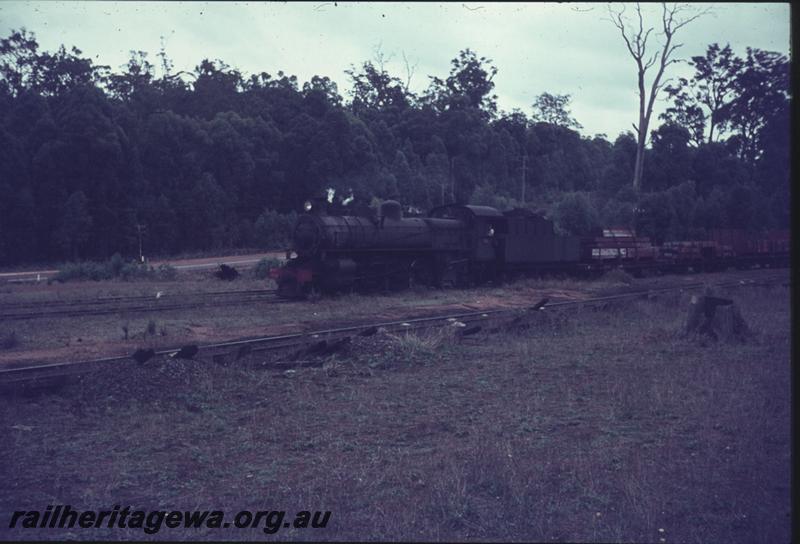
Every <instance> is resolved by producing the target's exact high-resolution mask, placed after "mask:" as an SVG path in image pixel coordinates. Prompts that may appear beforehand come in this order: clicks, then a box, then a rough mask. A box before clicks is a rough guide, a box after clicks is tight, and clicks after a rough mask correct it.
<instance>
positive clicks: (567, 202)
mask: <svg viewBox="0 0 800 544" xmlns="http://www.w3.org/2000/svg"><path fill="white" fill-rule="evenodd" d="M555 222H556V227H557V228H558V229H559V230H560V231H561V232H564V233H567V234H573V235H576V236H588V235H590V234H592V232H593V231H595V230H597V228H598V227H600V216H599V214H598V213H597V208H596V207H595V205H594V203H593V202H592V201H591V200H590V199H589V197H588V196H587V195H586V194H584V193H564V195H563V196H562V197H561V199H560V200H559V201H558V203H557V204H556V205H555Z"/></svg>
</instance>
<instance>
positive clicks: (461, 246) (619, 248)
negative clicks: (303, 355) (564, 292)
mask: <svg viewBox="0 0 800 544" xmlns="http://www.w3.org/2000/svg"><path fill="white" fill-rule="evenodd" d="M306 212H307V213H305V214H302V215H300V216H299V217H298V220H297V223H296V224H295V228H294V234H293V243H292V248H291V250H290V251H289V252H288V253H289V254H288V255H287V262H286V264H285V265H284V266H283V267H281V268H278V269H273V270H272V272H271V276H272V278H273V279H274V280H275V281H276V283H277V284H278V294H279V295H281V296H284V297H290V298H294V297H303V296H305V295H307V294H308V293H310V292H311V291H313V290H316V291H320V292H334V291H341V290H347V289H369V288H382V289H400V288H406V287H408V286H409V285H411V284H423V285H429V286H435V287H442V286H458V287H464V286H468V285H474V284H481V283H486V282H491V281H500V280H503V279H506V278H508V277H511V276H516V275H521V274H531V273H544V272H564V273H570V274H578V275H580V274H596V273H601V272H603V271H605V270H608V269H610V268H613V267H619V268H622V269H624V270H627V271H629V272H631V273H633V274H635V275H638V274H640V273H641V272H643V271H644V270H646V269H652V270H656V271H659V272H664V271H683V270H689V269H693V270H697V271H700V270H715V269H724V268H727V267H729V266H736V267H739V268H742V267H749V266H785V265H788V262H789V232H788V231H768V232H765V233H763V234H761V235H759V236H758V237H755V238H754V237H752V236H750V235H747V234H746V233H744V232H743V231H736V230H728V231H714V232H712V236H711V237H710V238H711V239H710V240H702V241H688V242H671V243H665V244H662V245H660V246H657V245H654V244H652V243H651V242H650V239H649V238H647V237H640V236H636V235H635V234H634V233H633V232H632V231H631V230H630V229H626V228H608V229H602V231H601V232H598V233H597V235H596V236H592V237H576V236H563V235H559V234H556V232H555V229H554V226H553V223H552V221H550V220H549V219H547V218H546V217H544V216H543V215H541V214H537V213H534V212H533V211H531V210H528V209H522V208H517V209H513V210H508V211H505V212H500V211H499V210H497V209H495V208H492V207H488V206H470V205H457V204H450V205H445V206H439V207H437V208H434V209H432V210H431V211H430V212H429V213H428V214H427V215H425V216H422V217H403V210H402V207H401V206H400V204H399V203H398V202H397V201H394V200H389V201H385V202H383V203H382V204H381V206H380V208H379V210H378V211H377V213H376V212H374V211H373V209H372V208H362V209H361V210H360V211H359V212H356V213H354V214H352V215H340V214H334V213H329V210H328V205H327V203H326V202H325V201H324V199H317V200H316V201H313V202H312V201H309V202H307V203H306Z"/></svg>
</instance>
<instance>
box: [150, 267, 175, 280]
mask: <svg viewBox="0 0 800 544" xmlns="http://www.w3.org/2000/svg"><path fill="white" fill-rule="evenodd" d="M155 273H156V277H157V278H158V279H160V280H169V281H172V280H174V279H175V278H177V277H178V269H177V268H175V267H174V266H172V265H171V264H160V265H158V268H156V270H155Z"/></svg>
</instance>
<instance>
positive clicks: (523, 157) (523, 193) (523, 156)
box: [521, 154, 528, 204]
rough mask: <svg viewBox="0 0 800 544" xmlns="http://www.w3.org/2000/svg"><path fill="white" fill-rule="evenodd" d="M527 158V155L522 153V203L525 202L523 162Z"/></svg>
mask: <svg viewBox="0 0 800 544" xmlns="http://www.w3.org/2000/svg"><path fill="white" fill-rule="evenodd" d="M527 160H528V155H527V154H525V155H522V198H521V200H522V203H523V204H525V163H526V161H527Z"/></svg>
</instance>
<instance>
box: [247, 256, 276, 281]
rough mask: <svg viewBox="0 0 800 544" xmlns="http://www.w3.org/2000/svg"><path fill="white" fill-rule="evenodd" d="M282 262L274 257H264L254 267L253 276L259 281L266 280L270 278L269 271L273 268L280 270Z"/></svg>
mask: <svg viewBox="0 0 800 544" xmlns="http://www.w3.org/2000/svg"><path fill="white" fill-rule="evenodd" d="M282 264H283V263H282V262H281V261H280V260H278V259H275V258H272V257H264V258H263V259H261V260H260V261H258V262H257V263H256V265H255V266H254V267H253V276H255V277H256V279H259V280H265V279H267V278H268V277H269V271H270V270H272V269H273V268H280V267H281V266H282Z"/></svg>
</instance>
